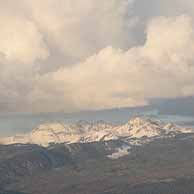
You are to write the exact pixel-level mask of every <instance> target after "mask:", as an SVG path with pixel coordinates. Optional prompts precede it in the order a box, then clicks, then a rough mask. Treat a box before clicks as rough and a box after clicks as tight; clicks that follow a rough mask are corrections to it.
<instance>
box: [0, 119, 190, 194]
mask: <svg viewBox="0 0 194 194" xmlns="http://www.w3.org/2000/svg"><path fill="white" fill-rule="evenodd" d="M0 142H1V144H0V194H53V193H56V194H150V193H151V194H193V193H194V186H193V185H194V170H193V169H194V130H193V129H189V128H184V127H180V126H177V125H175V124H173V123H164V122H160V121H155V120H150V119H141V118H133V119H130V120H129V121H128V122H127V123H125V124H122V125H113V124H108V123H106V122H104V121H99V122H95V123H89V122H86V121H79V122H76V123H72V124H66V123H45V124H41V125H40V126H38V127H36V128H35V129H33V130H32V131H31V132H30V133H26V134H20V135H16V136H13V137H2V138H1V139H0Z"/></svg>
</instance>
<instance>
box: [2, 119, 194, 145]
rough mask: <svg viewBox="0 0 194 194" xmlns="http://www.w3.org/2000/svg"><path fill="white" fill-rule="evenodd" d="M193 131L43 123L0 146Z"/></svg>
mask: <svg viewBox="0 0 194 194" xmlns="http://www.w3.org/2000/svg"><path fill="white" fill-rule="evenodd" d="M193 132H194V130H193V129H190V128H184V127H180V126H177V125H175V124H173V123H163V122H160V121H155V120H150V119H142V118H139V117H136V118H132V119H130V120H129V121H128V122H127V123H125V124H123V125H113V124H109V123H106V122H104V121H98V122H95V123H89V122H87V121H78V122H76V123H73V124H66V123H44V124H41V125H39V126H38V127H37V128H35V129H32V131H31V132H30V133H26V134H18V135H15V136H11V137H3V138H0V144H38V145H40V146H44V147H47V146H49V144H52V143H54V144H58V143H66V144H71V143H87V142H98V141H109V140H117V139H119V138H137V139H141V138H143V137H147V138H155V137H164V136H167V135H173V134H179V133H193Z"/></svg>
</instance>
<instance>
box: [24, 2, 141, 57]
mask: <svg viewBox="0 0 194 194" xmlns="http://www.w3.org/2000/svg"><path fill="white" fill-rule="evenodd" d="M132 3H133V0H119V1H118V0H109V1H104V0H98V1H97V0H85V1H82V0H75V1H71V0H65V1H64V0H58V1H54V0H46V1H39V0H24V1H23V7H24V9H25V10H28V11H27V12H28V14H30V16H31V18H32V19H33V20H34V21H35V22H36V24H37V25H38V26H39V28H40V29H41V30H42V32H44V35H45V37H46V39H47V41H48V42H49V44H51V45H52V46H54V47H56V48H57V49H59V50H60V51H61V52H62V53H63V54H64V55H65V56H66V57H69V58H73V59H77V60H79V59H83V58H85V57H88V56H90V55H92V54H94V53H95V52H97V51H98V50H100V49H102V48H104V47H106V46H108V45H111V46H113V47H116V48H117V47H118V48H124V47H126V46H128V45H129V44H131V42H133V40H134V39H133V37H132V36H133V35H132V32H131V28H132V26H134V24H135V23H136V22H137V19H136V18H133V17H129V16H130V15H132V14H131V11H130V10H131V6H132Z"/></svg>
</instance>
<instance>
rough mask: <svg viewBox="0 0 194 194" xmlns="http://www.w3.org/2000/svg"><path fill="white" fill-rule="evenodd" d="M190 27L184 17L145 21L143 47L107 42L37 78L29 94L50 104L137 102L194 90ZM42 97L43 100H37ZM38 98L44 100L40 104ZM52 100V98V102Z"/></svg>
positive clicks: (95, 105) (65, 106)
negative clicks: (75, 61) (79, 59)
mask: <svg viewBox="0 0 194 194" xmlns="http://www.w3.org/2000/svg"><path fill="white" fill-rule="evenodd" d="M193 54H194V26H193V20H192V19H191V18H190V17H188V16H179V17H175V18H168V17H159V18H156V19H154V20H152V21H151V22H150V24H149V25H148V28H147V39H146V42H145V44H144V45H143V46H138V47H134V48H131V49H129V50H128V51H123V50H120V49H114V48H112V47H107V48H104V49H102V50H101V51H100V52H99V53H97V54H96V55H93V56H91V57H89V58H88V59H87V60H86V61H85V62H82V63H78V64H76V65H75V66H73V67H69V68H61V69H59V70H58V71H56V72H52V73H48V74H45V75H41V76H39V77H37V84H36V85H37V87H36V88H34V90H33V91H32V93H31V94H30V97H32V98H33V99H36V100H37V102H38V101H39V102H43V103H41V104H39V107H41V105H42V106H43V107H44V106H46V104H48V102H50V103H49V108H50V109H54V110H55V109H59V108H61V109H66V110H67V109H74V110H80V109H91V108H110V107H115V106H136V105H142V104H145V103H147V99H149V98H152V97H176V96H184V95H191V94H193V91H194V90H193V89H194V88H193V86H194V78H193V75H194V64H193V62H194V56H193ZM41 98H42V100H40V99H41ZM43 99H47V100H48V101H45V103H46V104H44V101H43ZM54 102H55V103H54Z"/></svg>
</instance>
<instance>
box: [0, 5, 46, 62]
mask: <svg viewBox="0 0 194 194" xmlns="http://www.w3.org/2000/svg"><path fill="white" fill-rule="evenodd" d="M0 26H1V30H0V53H1V56H2V57H4V59H5V60H7V61H8V62H10V63H25V64H32V63H33V62H34V61H35V60H37V59H41V60H43V59H45V58H47V57H48V55H49V51H48V50H47V46H46V44H45V42H44V40H43V36H42V34H41V33H40V32H39V29H38V28H37V27H36V25H35V24H34V23H33V22H32V21H31V20H28V19H27V18H25V17H23V15H20V14H14V13H12V12H11V10H9V9H8V8H7V6H2V7H1V10H0Z"/></svg>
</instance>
